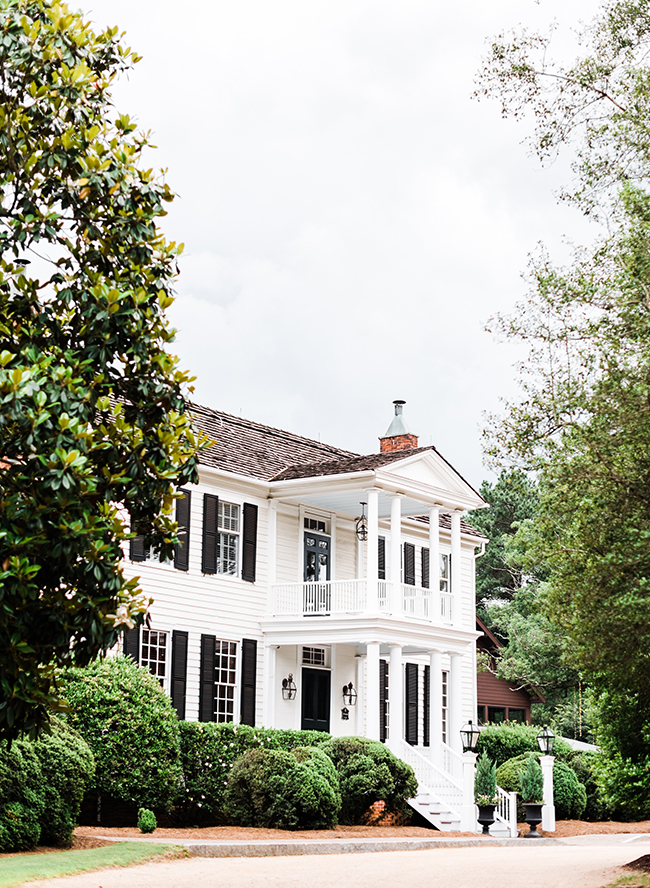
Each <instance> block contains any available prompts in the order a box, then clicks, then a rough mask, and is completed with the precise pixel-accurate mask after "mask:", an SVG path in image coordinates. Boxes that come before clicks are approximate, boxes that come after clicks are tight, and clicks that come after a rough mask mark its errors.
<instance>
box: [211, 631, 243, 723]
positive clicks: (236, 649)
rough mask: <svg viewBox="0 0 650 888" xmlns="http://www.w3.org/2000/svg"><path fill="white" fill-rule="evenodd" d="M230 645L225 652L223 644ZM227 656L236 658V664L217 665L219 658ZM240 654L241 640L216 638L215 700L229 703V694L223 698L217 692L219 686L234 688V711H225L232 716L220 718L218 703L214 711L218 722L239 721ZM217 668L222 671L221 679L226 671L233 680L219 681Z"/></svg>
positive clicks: (225, 713)
mask: <svg viewBox="0 0 650 888" xmlns="http://www.w3.org/2000/svg"><path fill="white" fill-rule="evenodd" d="M217 645H219V650H218V649H217ZM223 645H229V646H231V650H229V651H227V652H225V653H224V651H223V648H222V646H223ZM223 656H225V657H227V658H228V659H230V658H231V657H232V658H234V665H233V666H231V664H228V665H227V666H226V667H225V669H224V668H223V664H220V665H219V666H218V667H217V660H218V658H220V657H223ZM239 656H240V645H239V642H237V641H233V640H232V639H230V638H217V639H215V651H214V697H213V700H214V701H215V702H217V701H221V700H222V699H223V701H225V702H226V703H228V699H229V697H228V694H226V695H225V696H224V697H223V698H222V697H220V696H219V695H218V694H217V688H231V689H232V697H231V698H230V699H231V701H232V712H231V713H228V712H227V711H226V712H224V713H223V715H225V716H228V715H230V716H231V717H230V718H220V717H219V716H220V715H221V714H222V713H220V712H219V711H218V709H219V707H218V704H217V711H215V712H213V718H214V721H215V722H217V723H218V724H226V723H235V724H236V723H237V722H238V721H239V694H238V693H237V691H238V688H239V683H238V681H237V669H238V667H239ZM217 669H219V671H220V676H219V677H220V679H221V676H222V675H223V673H224V672H226V673H230V675H228V676H227V677H228V678H230V677H231V676H232V678H233V681H232V682H231V681H221V680H219V681H217Z"/></svg>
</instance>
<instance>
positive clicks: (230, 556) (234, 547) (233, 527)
mask: <svg viewBox="0 0 650 888" xmlns="http://www.w3.org/2000/svg"><path fill="white" fill-rule="evenodd" d="M239 524H240V522H239V506H238V505H236V504H235V503H224V502H223V501H222V500H219V524H218V527H219V533H218V537H217V573H220V574H227V575H228V576H231V577H236V576H237V569H238V564H239V529H240V528H239Z"/></svg>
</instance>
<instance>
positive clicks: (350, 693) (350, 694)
mask: <svg viewBox="0 0 650 888" xmlns="http://www.w3.org/2000/svg"><path fill="white" fill-rule="evenodd" d="M343 702H344V703H345V705H346V706H356V705H357V692H356V691H355V690H354V687H353V685H352V682H350V684H346V685H343Z"/></svg>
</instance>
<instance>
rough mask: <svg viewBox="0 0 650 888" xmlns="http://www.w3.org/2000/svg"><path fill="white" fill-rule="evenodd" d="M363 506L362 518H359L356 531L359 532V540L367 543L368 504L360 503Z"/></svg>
mask: <svg viewBox="0 0 650 888" xmlns="http://www.w3.org/2000/svg"><path fill="white" fill-rule="evenodd" d="M360 505H361V517H360V518H357V524H356V530H357V539H358V540H359V541H360V542H362V543H365V541H366V540H367V539H368V519H367V518H366V505H367V504H366V503H360Z"/></svg>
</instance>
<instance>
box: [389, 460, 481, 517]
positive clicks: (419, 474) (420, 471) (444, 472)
mask: <svg viewBox="0 0 650 888" xmlns="http://www.w3.org/2000/svg"><path fill="white" fill-rule="evenodd" d="M381 471H382V474H386V475H392V476H394V477H399V478H404V479H405V480H408V481H411V482H416V483H418V484H424V485H426V486H427V487H430V488H436V489H438V490H444V491H448V492H449V493H450V494H452V495H454V494H456V495H458V496H462V497H471V498H472V499H475V500H476V506H477V507H479V506H480V505H482V504H483V498H482V497H481V496H480V494H478V493H477V491H476V490H474V488H473V487H472V486H471V485H470V484H468V483H467V481H465V479H464V478H463V477H462V475H460V474H459V473H458V472H457V471H456V469H454V467H453V466H452V465H450V464H449V463H448V462H447V460H446V459H444V457H442V456H441V455H440V454H439V453H438V452H437V451H436V450H425V451H424V452H422V451H421V452H420V453H416V454H412V455H410V456H407V457H405V459H397V460H395V461H394V462H391V463H390V464H389V465H386V466H383V467H382V469H381Z"/></svg>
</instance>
